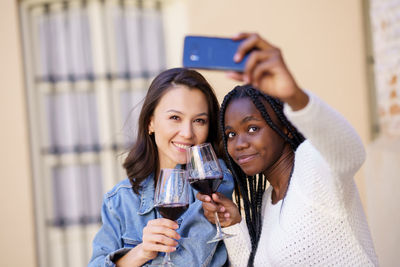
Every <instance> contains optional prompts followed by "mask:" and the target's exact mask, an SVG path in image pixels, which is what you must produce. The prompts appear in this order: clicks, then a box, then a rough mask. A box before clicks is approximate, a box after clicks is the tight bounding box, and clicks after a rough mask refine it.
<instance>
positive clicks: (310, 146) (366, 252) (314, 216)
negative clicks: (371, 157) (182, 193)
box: [224, 92, 378, 267]
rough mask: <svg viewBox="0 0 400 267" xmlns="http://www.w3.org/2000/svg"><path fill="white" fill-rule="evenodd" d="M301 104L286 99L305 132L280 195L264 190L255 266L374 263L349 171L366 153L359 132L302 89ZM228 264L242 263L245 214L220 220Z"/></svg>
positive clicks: (244, 261)
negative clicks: (227, 222) (304, 100)
mask: <svg viewBox="0 0 400 267" xmlns="http://www.w3.org/2000/svg"><path fill="white" fill-rule="evenodd" d="M308 95H309V97H310V101H309V103H308V104H307V106H306V107H305V108H303V109H302V110H300V111H292V110H291V109H290V107H289V106H288V105H286V104H285V110H284V111H285V114H286V116H287V117H288V119H289V120H290V121H291V122H292V123H293V125H295V126H296V127H297V129H298V130H299V131H300V132H301V133H303V135H304V136H305V137H306V138H307V140H306V141H304V142H303V143H302V144H301V145H300V146H299V147H298V149H297V151H296V153H295V163H294V164H295V166H294V171H293V174H292V178H291V182H290V186H289V189H288V192H287V194H286V197H285V199H284V200H283V201H282V200H281V201H279V202H278V203H277V204H275V205H272V203H271V193H272V187H269V188H268V189H267V190H266V191H265V193H264V196H263V212H262V220H263V228H262V233H261V238H260V243H259V245H258V249H257V252H256V256H255V261H254V266H256V267H261V266H292V265H300V266H377V265H378V260H377V257H376V254H375V250H374V246H373V243H372V239H371V235H370V232H369V229H368V225H367V221H366V218H365V215H364V211H363V208H362V205H361V201H360V197H359V195H358V191H357V188H356V186H355V183H354V179H353V176H354V174H355V172H356V171H357V170H358V169H359V168H360V167H361V165H362V163H363V162H364V160H365V151H364V148H363V145H362V143H361V140H360V138H359V136H358V135H357V133H356V132H355V131H354V129H353V128H352V126H351V125H350V124H349V123H348V122H347V121H346V120H345V119H344V118H343V117H342V116H341V115H340V114H339V113H338V112H336V111H335V110H333V109H332V108H330V107H329V106H328V105H326V104H325V103H324V102H322V101H321V100H320V99H319V98H317V97H316V96H315V95H313V94H311V93H309V92H308ZM224 231H225V232H227V233H231V234H235V235H236V236H235V237H233V238H229V239H226V240H224V242H225V245H226V247H227V250H228V254H229V260H230V262H231V265H232V266H240V267H241V266H247V260H248V257H249V254H250V250H251V245H250V237H249V233H248V231H247V227H246V222H245V220H242V222H241V223H240V224H236V225H233V226H230V227H226V228H224Z"/></svg>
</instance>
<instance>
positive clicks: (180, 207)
mask: <svg viewBox="0 0 400 267" xmlns="http://www.w3.org/2000/svg"><path fill="white" fill-rule="evenodd" d="M188 207H189V204H179V203H178V204H162V205H159V206H156V209H157V210H158V212H159V213H160V214H161V216H163V217H164V218H167V219H170V220H172V221H176V220H177V219H178V218H179V217H180V216H181V215H182V214H183V213H184V212H185V211H186V210H187V209H188Z"/></svg>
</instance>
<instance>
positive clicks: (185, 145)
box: [172, 142, 192, 151]
mask: <svg viewBox="0 0 400 267" xmlns="http://www.w3.org/2000/svg"><path fill="white" fill-rule="evenodd" d="M172 144H173V145H174V146H175V147H177V148H178V149H179V150H181V151H186V149H187V148H189V147H191V146H192V144H188V143H178V142H172Z"/></svg>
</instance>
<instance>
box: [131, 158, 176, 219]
mask: <svg viewBox="0 0 400 267" xmlns="http://www.w3.org/2000/svg"><path fill="white" fill-rule="evenodd" d="M183 167H184V165H182V164H178V165H176V166H175V169H182V168H183ZM154 192H155V184H154V173H152V174H150V175H149V176H148V177H147V178H146V179H145V180H144V181H143V182H142V189H141V191H140V207H139V211H138V214H139V215H145V214H147V213H149V212H151V211H152V210H153V209H154Z"/></svg>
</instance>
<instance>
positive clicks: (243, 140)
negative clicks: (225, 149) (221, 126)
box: [235, 134, 249, 150]
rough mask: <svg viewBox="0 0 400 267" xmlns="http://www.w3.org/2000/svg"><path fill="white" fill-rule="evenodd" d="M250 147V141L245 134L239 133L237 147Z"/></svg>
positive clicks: (237, 148)
mask: <svg viewBox="0 0 400 267" xmlns="http://www.w3.org/2000/svg"><path fill="white" fill-rule="evenodd" d="M248 147H249V142H248V140H247V138H246V136H245V135H244V134H240V135H237V137H236V143H235V149H236V150H242V149H245V148H248Z"/></svg>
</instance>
